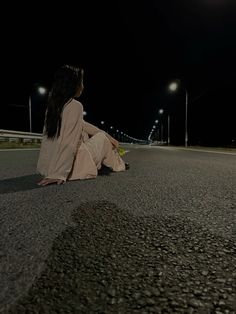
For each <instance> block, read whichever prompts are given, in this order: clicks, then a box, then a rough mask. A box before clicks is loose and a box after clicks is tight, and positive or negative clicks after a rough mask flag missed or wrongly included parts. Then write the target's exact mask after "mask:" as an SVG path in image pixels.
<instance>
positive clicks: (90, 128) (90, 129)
mask: <svg viewBox="0 0 236 314" xmlns="http://www.w3.org/2000/svg"><path fill="white" fill-rule="evenodd" d="M83 130H84V131H85V132H86V133H87V134H88V135H90V136H94V135H95V134H97V133H98V132H102V133H104V134H105V135H106V137H107V138H108V139H109V140H110V141H111V142H112V143H114V142H117V140H116V139H114V138H113V137H112V136H111V135H109V134H108V133H106V132H105V131H103V130H101V129H99V128H97V127H96V126H94V125H93V124H91V123H89V122H87V121H83ZM117 146H118V142H117Z"/></svg>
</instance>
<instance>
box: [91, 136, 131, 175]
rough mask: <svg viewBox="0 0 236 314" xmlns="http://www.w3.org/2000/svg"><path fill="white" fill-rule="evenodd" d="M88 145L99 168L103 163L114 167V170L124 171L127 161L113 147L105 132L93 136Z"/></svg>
mask: <svg viewBox="0 0 236 314" xmlns="http://www.w3.org/2000/svg"><path fill="white" fill-rule="evenodd" d="M86 146H87V147H88V150H89V151H90V153H91V155H92V157H93V160H94V162H95V164H96V166H97V168H98V169H100V168H101V165H102V164H103V165H105V166H107V167H109V168H112V170H113V171H124V170H125V163H124V161H123V160H122V159H121V157H120V155H119V153H118V152H117V150H116V149H113V145H112V144H111V142H110V141H109V139H108V138H107V136H106V135H105V133H103V132H99V133H97V134H95V135H94V136H93V137H91V138H90V139H89V140H88V141H87V142H86Z"/></svg>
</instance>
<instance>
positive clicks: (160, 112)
mask: <svg viewBox="0 0 236 314" xmlns="http://www.w3.org/2000/svg"><path fill="white" fill-rule="evenodd" d="M158 113H159V115H163V113H164V110H163V109H160V110H159V111H158ZM160 127H161V142H162V143H163V122H162V119H161V125H160Z"/></svg>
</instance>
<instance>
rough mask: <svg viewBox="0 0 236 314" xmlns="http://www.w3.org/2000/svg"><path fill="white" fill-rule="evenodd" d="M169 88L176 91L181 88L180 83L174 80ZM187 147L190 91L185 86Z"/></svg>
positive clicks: (186, 144) (186, 142) (186, 141)
mask: <svg viewBox="0 0 236 314" xmlns="http://www.w3.org/2000/svg"><path fill="white" fill-rule="evenodd" d="M178 81H179V80H178ZM168 88H169V90H170V91H171V92H175V91H176V90H177V89H178V88H179V83H178V82H172V83H170V84H169V86H168ZM185 147H188V92H187V89H186V88H185Z"/></svg>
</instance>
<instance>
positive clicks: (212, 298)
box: [0, 145, 236, 314]
mask: <svg viewBox="0 0 236 314" xmlns="http://www.w3.org/2000/svg"><path fill="white" fill-rule="evenodd" d="M127 149H128V150H129V152H128V153H127V154H126V155H125V156H124V159H125V161H127V162H129V163H130V165H131V167H130V169H129V170H128V171H125V172H122V173H111V174H109V175H102V176H99V177H98V178H96V179H92V180H83V181H73V182H69V183H66V184H64V185H62V186H56V185H51V186H47V187H38V186H37V185H36V183H37V182H38V181H39V179H40V177H39V176H38V175H37V174H35V168H36V163H37V158H38V150H32V151H31V150H30V151H4V152H0V177H1V181H0V313H19V314H22V313H29V314H31V313H40V314H41V313H82V314H83V313H86V314H87V313H99V314H102V313H106V314H107V313H108V314H110V313H111V314H112V313H121V314H123V313H124V314H129V313H142V314H144V313H216V314H221V313H228V314H233V313H236V154H234V153H229V152H228V153H227V152H225V153H221V152H206V151H205V152H204V151H194V150H185V149H180V148H172V147H170V148H168V147H149V146H136V145H130V146H127Z"/></svg>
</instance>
